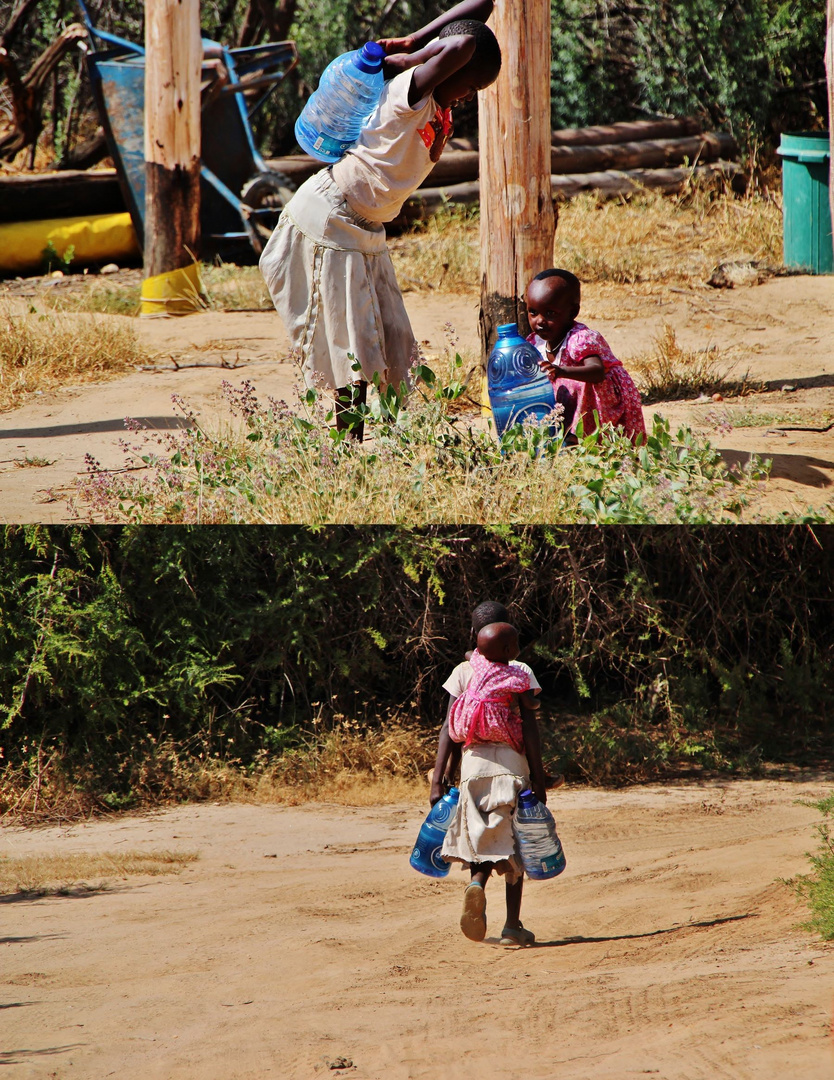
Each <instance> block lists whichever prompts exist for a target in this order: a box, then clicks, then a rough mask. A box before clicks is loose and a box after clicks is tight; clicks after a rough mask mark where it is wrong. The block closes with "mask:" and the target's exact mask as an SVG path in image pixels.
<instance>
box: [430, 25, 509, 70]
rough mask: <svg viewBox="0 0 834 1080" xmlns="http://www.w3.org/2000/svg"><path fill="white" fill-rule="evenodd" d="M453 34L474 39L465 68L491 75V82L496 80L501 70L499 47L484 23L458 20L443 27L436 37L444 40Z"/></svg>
mask: <svg viewBox="0 0 834 1080" xmlns="http://www.w3.org/2000/svg"><path fill="white" fill-rule="evenodd" d="M455 34H465V35H466V36H467V37H473V38H474V39H475V52H474V53H473V54H472V59H471V60H470V61H469V63H468V64H467V65H466V66H467V67H470V68H474V69H475V70H476V71H479V72H483V74H484V75H491V76H492V78H493V80H494V79H497V78H498V73H499V71H500V70H501V46H500V45H499V44H498V38H497V37H496V36H495V34H493V32H492V31H491V30H490V28H489V27H488V26H487V25H486V23H482V22H478V20H477V19H458V20H457V21H456V22H451V23H448V24H447V25H446V26H444V27H443V29H442V30H441V31H440V33H439V34H438V35H437V36H438V37H441V38H445V37H452V36H453V35H455Z"/></svg>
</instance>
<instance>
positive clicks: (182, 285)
mask: <svg viewBox="0 0 834 1080" xmlns="http://www.w3.org/2000/svg"><path fill="white" fill-rule="evenodd" d="M207 307H208V296H207V295H206V290H205V289H204V288H203V280H202V278H201V276H200V264H199V263H196V262H195V263H191V265H190V266H183V267H182V268H181V269H179V270H171V271H169V272H168V273H166V274H155V275H154V276H153V277H149V278H145V280H144V281H143V282H142V304H141V307H140V309H139V315H140V317H141V318H144V319H148V318H150V319H153V318H159V317H160V316H161V315H190V314H191V313H192V312H194V311H202V310H203V309H204V308H207Z"/></svg>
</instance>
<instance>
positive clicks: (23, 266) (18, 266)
mask: <svg viewBox="0 0 834 1080" xmlns="http://www.w3.org/2000/svg"><path fill="white" fill-rule="evenodd" d="M50 244H51V246H52V248H51V249H52V250H53V251H54V252H55V254H56V255H58V256H59V257H60V258H62V259H64V258H66V257H67V256H68V255H70V262H71V265H73V266H86V265H89V264H90V263H108V262H119V261H120V260H126V259H131V260H133V259H138V258H141V254H142V253H141V250H140V248H139V243H138V241H137V239H136V233H135V232H134V231H133V225H132V224H131V221H130V214H127V213H123V214H96V215H94V216H92V217H90V216H86V217H73V218H50V219H47V220H45V221H18V222H10V223H7V224H2V225H0V273H4V274H26V273H34V272H37V271H39V270H42V269H43V266H44V258H45V252H46V250H47V248H49V246H50ZM70 248H72V249H73V250H72V252H70V250H69V249H70Z"/></svg>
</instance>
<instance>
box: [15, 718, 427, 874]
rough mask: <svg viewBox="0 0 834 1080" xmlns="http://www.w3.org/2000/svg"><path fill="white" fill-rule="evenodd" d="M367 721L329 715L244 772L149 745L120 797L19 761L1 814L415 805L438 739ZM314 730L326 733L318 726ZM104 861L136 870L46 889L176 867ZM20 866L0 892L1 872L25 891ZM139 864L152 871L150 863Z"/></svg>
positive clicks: (407, 725)
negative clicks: (241, 805) (203, 806)
mask: <svg viewBox="0 0 834 1080" xmlns="http://www.w3.org/2000/svg"><path fill="white" fill-rule="evenodd" d="M366 723H367V718H365V719H363V721H362V723H360V721H359V720H355V719H348V718H346V717H344V716H335V717H333V718H332V719H330V720H329V721H328V722H327V725H326V730H320V731H317V732H315V733H312V734H310V735H308V736H306V737H305V738H304V739H303V741H301V742H300V743H299V744H298V745H297V746H295V747H292V748H289V749H286V750H285V751H284V752H283V753H282V754H281V755H280V756H275V755H274V754H270V753H268V752H267V751H261V752H260V753H259V754H258V756H257V757H256V760H255V761H254V762H253V763H251V764H250V765H248V766H244V765H243V764H242V763H241V762H240V761H234V760H233V761H227V760H223V759H222V758H220V757H219V755H210V754H206V753H203V752H199V751H195V747H194V745H193V744H192V745H188V746H183V745H181V744H180V745H178V744H176V743H174V742H173V741H171V740H169V739H166V740H162V741H160V742H154V740H152V739H150V740H148V741H147V743H146V744H145V747H144V749H143V756H142V757H137V758H136V759H135V760H132V761H130V762H126V763H125V766H124V770H123V771H124V772H125V773H126V774H127V775H129V777H130V789H131V790H130V793H129V794H121V795H118V796H114V795H113V794H112V793H108V792H102V791H97V790H96V785H95V782H94V781H92V780H91V779H89V778H88V779H87V780H86V782H84V783H79V780H78V778H77V777H69V776H68V775H67V773H66V772H65V770H64V764H63V762H62V760H61V758H60V757H59V754H58V752H57V751H56V752H53V753H52V754H49V755H46V754H44V755H43V756H42V757H39V758H38V762H37V766H36V767H35V766H34V765H33V763H31V762H29V763H26V762H23V763H21V764H20V765H18V766H17V767H13V766H11V765H8V766H6V768H5V769H4V770H3V771H2V772H0V813H2V815H3V818H4V819H5V821H7V822H13V823H14V824H16V825H25V826H35V825H55V824H59V823H66V822H71V821H76V820H79V819H87V818H89V817H91V816H94V815H96V814H101V813H107V812H110V811H112V810H114V809H118V808H131V809H136V808H140V809H147V808H149V807H152V806H164V805H173V804H175V803H179V802H186V801H187V802H249V803H282V804H285V805H290V806H297V805H300V804H301V803H305V802H331V803H341V804H344V805H349V806H372V805H377V804H379V803H384V802H389V803H390V802H399V801H413V800H417V801H419V800H421V799H423V798H424V797H425V796H426V793H427V789H426V779H425V776H426V771H427V770H428V768H429V767H430V766H431V765H432V764H433V763H434V754H435V748H436V736H435V735H433V734H431V735H429V734H426V732H424V731H421V730H420V729H419V728H418V727H417V726H416V724H414V723H412V722H403V721H402V720H400V719H399V718H398V717H393V718H391V719H389V720H387V721H385V722H384V723H383V724H382V725H380V726H378V727H367V726H364V725H365V724H366ZM315 726H316V728H325V724H324V722H323V721H319V723H317V724H316V725H315ZM96 857H97V856H96ZM154 857H155V858H157V861H158V862H159V864H160V866H164V865H165V863H166V860H169V861H170V860H172V859H176V858H178V857H179V856H177V855H172V854H171V853H170V852H162V853H159V852H157V853H155V856H154ZM194 857H196V856H184V857H183V858H186V859H191V858H194ZM102 858H104V859H106V860H110V859H119V860H122V859H124V860H126V861H125V866H135V867H136V869H133V870H130V869H126V870H124V872H121V871H119V866H120V865H121V863H119V864H118V865H116V864H112V863H110V862H108V863H107V864H106V866H105V865H104V864H102V866H104V868H103V869H102V868H101V867H99V868H98V869H97V868H95V867H93V868H91V869H77V868H76V869H72V870H65V869H62V870H61V872H60V873H59V874H56V875H54V877H50V878H49V881H53V880H54V879H55V878H57V880H58V881H59V882H60V884H61V885H62V886H63V885H65V884H66V881H67V880H72V881H77V880H79V879H80V878H84V879H85V880H89V879H90V878H92V877H93V876H95V875H97V874H104V873H107V874H115V875H117V876H124V873H167V872H174V871H175V869H176V867H174V869H173V870H169V871H166V870H164V869H156V870H153V869H143V868H142V867H143V865H144V864H143V863H142V860H143V859H148V858H149V856H145V855H138V856H137V855H135V854H134V853H124V854H120V855H118V856H115V855H114V856H110V855H107V856H102ZM19 862H20V861H19V860H17V861H15V860H6V861H5V862H4V861H3V859H2V858H0V887H3V886H4V885H5V886H8V885H9V880H8V878H7V877H5V876H4V874H6V873H7V872H8V874H11V875H12V876H15V875H16V877H15V881H14V882H11V885H12V886H13V887H14V888H18V887H21V888H23V887H24V886H23V885H20V886H18V884H17V882H18V879H19V880H20V881H23V880H24V877H21V874H22V873H23V869H21V866H20V865H19ZM26 865H27V866H28V863H27V864H26ZM32 865H33V866H34V864H32ZM56 865H57V864H56ZM68 865H69V864H68ZM147 865H148V866H152V865H154V863H153V861H152V860H151V861H149V862H148V863H147ZM72 866H75V864H72ZM32 874H33V875H34V876H30V877H26V878H25V880H26V881H27V882H28V884H26V885H25V888H26V889H30V888H35V887H40V885H37V886H36V885H35V884H33V882H37V881H38V880H40V879H39V878H38V877H37V875H36V874H35V871H34V870H33V871H32ZM41 884H42V883H41Z"/></svg>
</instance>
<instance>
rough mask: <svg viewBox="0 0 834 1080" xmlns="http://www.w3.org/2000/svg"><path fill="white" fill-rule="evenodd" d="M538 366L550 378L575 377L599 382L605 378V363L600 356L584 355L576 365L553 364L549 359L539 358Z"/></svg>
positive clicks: (581, 380) (589, 381) (578, 379)
mask: <svg viewBox="0 0 834 1080" xmlns="http://www.w3.org/2000/svg"><path fill="white" fill-rule="evenodd" d="M539 367H540V368H541V369H542V371H544V372H545V374H546V375H547V376H548V378H550V379H554V380H555V379H576V381H577V382H588V383H601V382H602V381H603V380H604V379H605V365H604V364H603V362H602V357H601V356H586V357H585V359H584V360H583V361H582V363H581V364H578V365H577V366H576V367H573V366H571V367H566V366H564V365H562V364H554V363H553V362H552V361H551V360H546V359H545V360H539Z"/></svg>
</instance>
